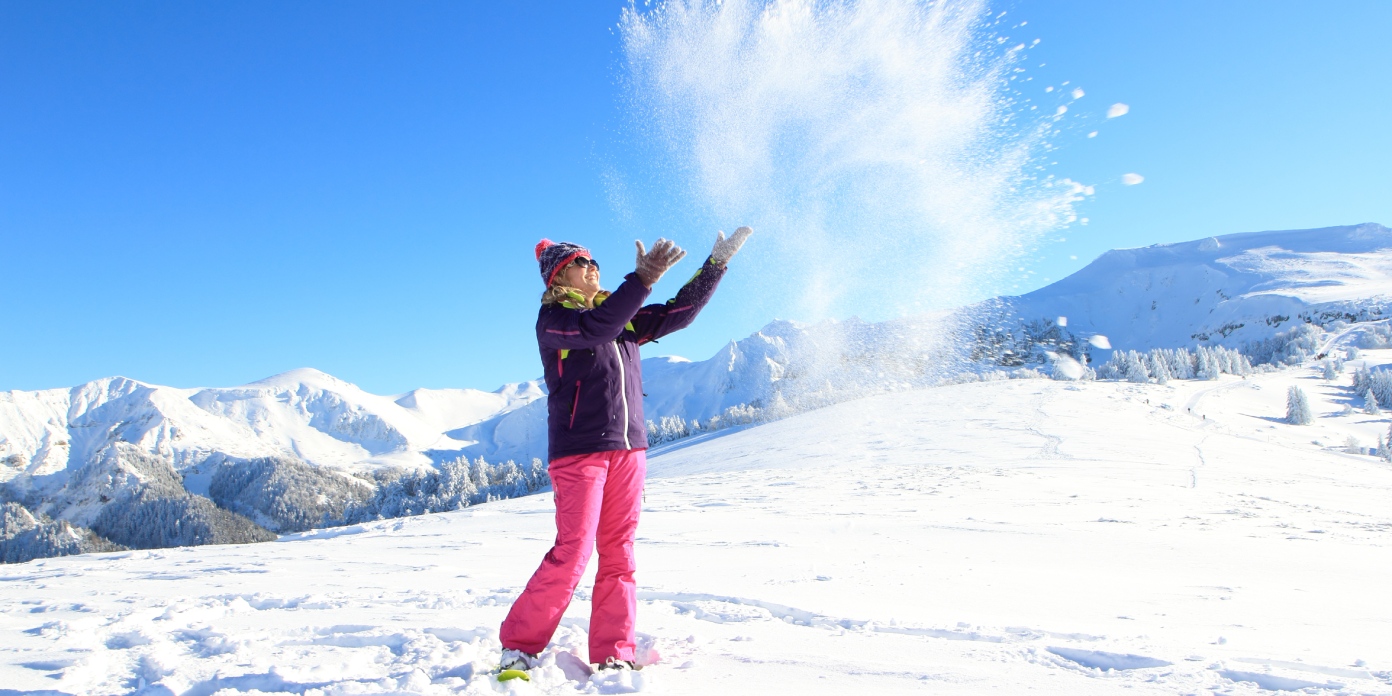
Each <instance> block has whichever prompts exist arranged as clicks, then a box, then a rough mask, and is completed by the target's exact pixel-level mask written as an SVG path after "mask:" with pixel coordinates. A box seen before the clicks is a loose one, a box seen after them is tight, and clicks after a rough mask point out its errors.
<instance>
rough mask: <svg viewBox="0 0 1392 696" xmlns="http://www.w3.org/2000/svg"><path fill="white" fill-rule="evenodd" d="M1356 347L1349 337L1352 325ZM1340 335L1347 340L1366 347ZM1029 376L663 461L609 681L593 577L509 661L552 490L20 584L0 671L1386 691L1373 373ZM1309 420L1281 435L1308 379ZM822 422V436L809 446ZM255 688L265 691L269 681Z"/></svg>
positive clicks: (619, 684)
mask: <svg viewBox="0 0 1392 696" xmlns="http://www.w3.org/2000/svg"><path fill="white" fill-rule="evenodd" d="M1353 338H1354V336H1353V334H1352V333H1350V334H1348V335H1346V336H1344V337H1343V338H1341V339H1339V340H1340V341H1343V342H1345V343H1346V342H1348V341H1351V340H1353ZM1343 347H1344V345H1343V343H1340V344H1337V345H1335V346H1333V348H1339V349H1341V348H1343ZM1364 361H1367V362H1369V363H1371V364H1373V365H1378V364H1385V363H1388V362H1392V350H1374V351H1366V352H1365V353H1364V355H1363V358H1362V359H1360V360H1358V361H1355V362H1354V363H1352V364H1350V365H1347V366H1345V372H1344V373H1343V374H1340V375H1338V376H1336V378H1335V379H1334V380H1333V381H1325V380H1323V379H1322V378H1321V374H1320V371H1318V370H1316V369H1313V368H1309V367H1307V368H1297V369H1288V370H1281V371H1276V372H1269V373H1264V374H1257V375H1252V376H1250V377H1248V378H1247V379H1242V378H1237V377H1223V378H1221V379H1219V380H1217V381H1181V380H1174V381H1171V382H1170V383H1169V384H1168V385H1163V386H1162V385H1156V384H1128V383H1124V382H1057V381H1050V380H1039V379H1031V380H1010V381H998V382H985V383H974V384H963V385H957V386H949V387H942V388H937V389H924V390H913V391H905V392H901V393H894V394H885V395H880V396H875V397H871V398H866V399H861V400H856V401H851V402H847V403H842V404H839V405H835V406H831V407H829V408H825V409H821V410H817V411H813V412H809V413H804V414H801V415H798V416H794V417H791V418H788V419H785V420H782V421H779V422H775V423H769V424H765V425H760V426H757V427H751V428H748V429H744V430H727V431H723V432H721V433H718V434H714V435H700V436H697V437H694V438H689V439H687V440H683V441H680V442H677V443H674V444H672V445H669V446H667V447H665V448H660V449H658V450H656V451H654V452H653V456H652V459H651V471H652V476H651V478H650V480H649V482H648V485H647V492H646V501H645V504H644V509H643V515H644V517H643V521H642V525H641V526H640V528H639V533H638V535H639V539H638V544H637V548H638V554H639V556H638V557H639V574H638V582H639V590H640V595H639V596H640V607H639V619H638V621H639V622H638V630H639V632H640V637H641V640H642V643H643V648H644V649H643V651H642V655H643V657H644V659H645V660H647V661H650V662H651V661H654V660H655V661H656V663H655V664H650V665H649V666H648V667H647V668H646V669H644V670H643V671H641V672H639V673H636V674H632V675H627V676H624V677H610V678H609V679H608V680H604V679H596V680H591V679H590V677H589V676H588V675H587V674H586V669H587V668H586V666H585V665H584V664H583V657H584V655H585V652H584V646H585V644H586V635H585V630H586V625H587V624H586V618H587V617H588V615H589V609H590V607H589V603H588V598H589V595H588V588H589V586H590V583H591V582H592V581H593V577H592V576H593V568H594V564H593V563H592V564H591V572H590V576H589V577H587V578H586V579H585V580H584V581H583V583H582V587H583V588H584V589H583V590H582V592H581V593H580V595H579V596H578V597H577V599H576V601H575V602H574V603H573V605H572V606H571V608H570V610H569V612H568V613H567V618H566V619H565V620H564V622H563V625H562V628H561V630H560V632H559V633H558V635H557V636H556V640H555V642H554V643H553V644H552V645H551V647H550V648H548V650H547V651H546V653H545V655H544V662H545V665H547V666H545V667H543V668H541V669H539V670H538V671H537V672H536V677H535V680H534V681H533V682H532V683H531V684H519V683H516V682H514V683H513V685H512V686H510V687H503V686H500V685H498V684H496V683H495V682H493V681H491V679H490V676H489V674H488V671H489V670H490V668H491V667H492V666H493V665H494V664H495V663H496V659H497V654H498V649H499V646H498V642H497V627H498V625H499V623H500V622H501V620H502V618H503V615H504V613H505V612H506V610H507V607H508V605H509V603H510V602H511V601H512V599H513V598H514V597H515V596H516V595H517V593H518V592H520V590H521V588H522V586H523V584H524V583H525V582H526V580H527V577H528V576H529V574H530V573H531V571H532V570H533V569H534V568H535V566H536V564H537V562H538V561H539V560H540V558H541V557H542V555H543V553H544V552H545V551H546V549H547V547H548V546H549V544H550V543H551V540H552V538H553V536H554V529H553V528H552V526H551V525H552V520H551V514H552V501H551V499H550V495H549V494H543V495H535V496H529V497H525V498H519V499H515V500H507V501H501V502H496V503H488V504H486V505H482V506H476V507H473V508H470V509H468V510H464V511H459V512H452V513H443V514H435V515H426V516H421V517H412V518H404V519H398V520H386V521H382V522H374V523H369V524H363V525H355V526H350V527H344V528H339V529H333V530H322V531H315V532H308V533H304V534H297V535H287V536H282V537H281V539H280V541H279V542H278V543H269V544H250V545H240V546H201V547H189V548H178V549H167V550H160V551H137V552H120V553H105V554H88V555H82V556H69V557H64V558H53V559H47V560H42V561H34V562H30V563H26V564H21V565H13V566H6V567H5V571H4V572H5V575H4V577H3V578H0V579H3V582H0V653H3V655H4V658H5V659H4V660H3V661H0V684H3V685H4V686H3V688H4V689H13V690H17V692H19V693H24V692H38V693H68V694H78V693H83V694H117V693H131V692H140V693H149V694H154V693H161V694H214V693H220V694H234V693H257V692H265V693H272V692H274V693H284V692H289V693H302V694H311V693H313V694H321V693H322V694H340V693H355V694H386V693H413V694H446V693H469V694H492V693H512V694H569V693H621V692H626V691H633V690H641V691H642V692H645V693H661V694H702V695H704V694H711V693H730V694H736V693H754V694H775V693H799V694H846V693H918V692H923V693H953V694H979V693H986V692H1000V693H1023V692H1025V691H1030V692H1037V693H1052V694H1068V695H1070V696H1072V695H1075V694H1103V693H1106V694H1111V693H1120V692H1123V691H1125V692H1126V693H1137V694H1184V693H1224V694H1258V693H1271V692H1272V691H1273V690H1285V691H1297V690H1298V691H1301V692H1302V693H1327V694H1335V693H1358V694H1392V643H1389V641H1388V640H1387V639H1386V637H1387V636H1388V635H1392V603H1390V602H1388V601H1386V596H1387V588H1388V587H1389V586H1392V563H1388V560H1387V559H1388V558H1389V556H1388V551H1389V545H1392V507H1389V505H1388V501H1389V500H1392V465H1389V464H1387V463H1386V462H1384V461H1382V460H1380V459H1378V458H1376V457H1373V456H1368V455H1366V454H1346V453H1344V452H1343V449H1344V448H1345V446H1346V441H1347V440H1348V438H1349V437H1350V436H1351V437H1353V438H1355V439H1356V440H1357V441H1358V442H1360V443H1361V444H1362V445H1365V446H1371V445H1373V444H1375V442H1376V439H1377V437H1378V436H1379V435H1382V434H1385V433H1386V432H1387V430H1388V427H1389V424H1392V421H1390V420H1389V418H1388V417H1387V416H1371V415H1366V414H1363V413H1360V412H1357V411H1347V412H1346V410H1345V408H1344V407H1345V406H1347V405H1352V406H1354V407H1361V406H1362V404H1361V402H1360V401H1359V398H1358V397H1357V396H1356V395H1354V394H1352V390H1351V388H1350V383H1351V382H1350V374H1349V373H1350V372H1352V370H1353V368H1355V367H1359V366H1361V365H1362V363H1363V362H1364ZM1291 385H1300V386H1302V387H1303V388H1304V389H1305V390H1306V392H1308V393H1309V394H1310V397H1311V402H1312V405H1313V410H1314V411H1315V413H1316V415H1317V416H1318V418H1317V421H1316V424H1315V425H1312V426H1294V425H1287V424H1285V423H1283V422H1281V419H1282V416H1283V415H1284V411H1285V400H1286V391H1287V388H1288V387H1289V386H1291ZM813 432H815V433H816V437H808V433H813ZM253 690H257V691H253Z"/></svg>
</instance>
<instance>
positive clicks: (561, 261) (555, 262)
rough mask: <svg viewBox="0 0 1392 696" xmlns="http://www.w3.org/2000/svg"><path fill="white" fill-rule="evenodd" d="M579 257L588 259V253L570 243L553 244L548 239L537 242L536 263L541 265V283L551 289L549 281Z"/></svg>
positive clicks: (583, 248)
mask: <svg viewBox="0 0 1392 696" xmlns="http://www.w3.org/2000/svg"><path fill="white" fill-rule="evenodd" d="M580 256H584V257H585V258H590V251H589V250H588V249H586V248H585V247H582V246H580V245H579V244H571V243H570V242H553V241H551V240H549V239H543V240H541V241H540V242H537V245H536V257H537V263H539V264H541V280H542V282H544V283H546V287H548V288H549V287H551V281H553V280H555V279H556V274H557V273H560V272H561V269H562V268H565V267H566V264H568V263H570V262H571V261H574V260H575V259H576V258H577V257H580Z"/></svg>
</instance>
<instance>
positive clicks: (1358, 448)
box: [1344, 435, 1368, 454]
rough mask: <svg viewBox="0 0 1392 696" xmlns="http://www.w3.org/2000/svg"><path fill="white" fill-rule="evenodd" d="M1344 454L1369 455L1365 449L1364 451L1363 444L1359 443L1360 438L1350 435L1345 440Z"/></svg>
mask: <svg viewBox="0 0 1392 696" xmlns="http://www.w3.org/2000/svg"><path fill="white" fill-rule="evenodd" d="M1344 453H1345V454H1367V453H1368V451H1367V450H1365V449H1363V443H1361V442H1359V441H1358V438H1356V437H1354V436H1352V435H1350V436H1348V437H1347V438H1345V439H1344Z"/></svg>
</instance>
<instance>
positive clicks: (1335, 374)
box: [1324, 360, 1339, 382]
mask: <svg viewBox="0 0 1392 696" xmlns="http://www.w3.org/2000/svg"><path fill="white" fill-rule="evenodd" d="M1338 378H1339V371H1338V370H1337V369H1335V367H1334V361H1333V360H1326V361H1324V381H1326V382H1333V381H1334V380H1336V379H1338Z"/></svg>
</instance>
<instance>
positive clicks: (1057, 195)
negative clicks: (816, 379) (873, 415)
mask: <svg viewBox="0 0 1392 696" xmlns="http://www.w3.org/2000/svg"><path fill="white" fill-rule="evenodd" d="M1005 14H1006V13H1004V12H994V11H992V10H991V8H989V7H988V6H987V4H986V3H984V2H978V1H974V0H938V1H935V2H921V1H914V0H824V1H818V0H720V1H715V0H669V1H667V2H658V3H656V4H653V5H650V6H646V7H637V6H633V7H631V8H629V9H627V10H625V11H624V14H623V18H622V20H621V22H620V25H619V28H620V31H621V36H622V40H623V48H624V56H625V59H626V68H627V71H626V79H627V80H628V87H629V107H630V110H631V115H632V116H633V117H634V118H633V120H634V123H635V124H636V125H635V127H636V128H637V129H638V131H639V135H641V136H642V138H641V139H643V140H646V141H647V142H649V143H652V144H653V146H652V149H653V153H652V154H653V164H652V167H653V171H652V172H650V173H646V174H645V175H644V176H643V177H635V179H636V178H644V179H647V180H651V179H663V178H664V177H665V189H664V190H665V192H667V193H673V192H674V197H675V198H676V199H677V200H675V201H674V200H672V197H664V198H663V200H662V203H661V205H663V206H674V205H675V206H676V207H679V208H681V214H682V215H684V216H689V217H690V218H691V219H692V220H695V221H697V222H698V223H701V224H703V225H706V226H709V227H710V228H711V229H715V228H716V227H717V226H718V227H721V228H724V229H728V228H731V227H734V226H736V225H741V224H748V225H752V226H753V227H754V228H755V230H756V231H757V234H756V236H755V242H754V243H752V244H751V245H750V246H749V247H748V248H747V251H746V253H747V254H748V256H747V257H745V258H741V259H740V260H739V263H740V264H741V265H742V266H744V267H743V268H741V269H740V273H741V274H753V275H755V276H757V277H758V278H759V280H758V281H756V284H757V289H758V291H757V292H753V293H748V294H750V295H752V296H750V297H743V298H742V299H741V301H742V302H747V303H749V304H750V305H753V310H755V311H759V312H761V313H762V314H764V315H765V316H785V317H794V318H800V319H804V320H817V319H823V318H844V317H848V316H853V315H854V316H859V317H862V318H866V319H872V320H883V319H890V318H894V317H905V316H920V317H921V316H924V314H925V313H927V312H932V311H935V310H945V309H950V308H954V307H958V306H961V305H963V304H966V303H968V302H971V301H974V300H979V299H982V298H984V297H986V296H989V295H990V294H994V293H996V292H1000V291H1001V290H1009V289H1010V283H1009V282H1006V281H1007V279H1008V278H1010V277H1011V276H1012V275H1018V274H1019V273H1020V270H1017V269H1019V262H1020V257H1021V256H1022V255H1023V254H1027V253H1029V252H1030V251H1031V250H1032V247H1033V245H1034V244H1035V243H1036V242H1037V241H1038V239H1039V237H1040V235H1041V234H1043V233H1045V232H1047V231H1050V230H1054V229H1057V228H1059V227H1062V226H1065V225H1067V224H1068V223H1070V222H1072V221H1073V220H1074V219H1075V218H1074V212H1073V206H1074V204H1075V203H1076V202H1077V201H1079V200H1080V199H1081V198H1082V196H1084V195H1085V194H1086V192H1087V189H1086V188H1085V187H1083V186H1081V185H1079V184H1076V183H1073V182H1071V181H1068V180H1064V179H1056V178H1054V177H1053V176H1051V175H1049V174H1048V173H1047V172H1046V171H1045V168H1046V167H1045V165H1046V161H1045V157H1046V155H1047V152H1048V150H1049V148H1050V147H1051V143H1050V139H1051V138H1054V137H1055V136H1057V135H1058V134H1059V119H1061V118H1064V116H1063V114H1064V113H1065V112H1066V111H1067V106H1066V104H1067V103H1071V100H1074V99H1077V98H1080V97H1081V96H1082V91H1081V90H1073V91H1071V92H1065V91H1064V90H1060V91H1058V92H1057V93H1052V90H1051V94H1050V95H1045V94H1044V92H1043V89H1042V85H1040V86H1038V87H1039V88H1038V89H1035V87H1034V86H1029V87H1026V86H1025V83H1026V82H1027V81H1028V80H1029V79H1030V78H1029V77H1028V76H1027V74H1026V71H1025V69H1024V67H1023V65H1024V61H1025V59H1026V54H1027V52H1028V50H1029V48H1030V47H1031V42H1030V41H1029V40H1028V39H1025V40H1022V39H1024V37H1020V36H1014V34H1016V33H1019V31H1024V30H1023V29H1021V28H1019V27H1014V26H1012V22H1010V21H1009V20H1007V19H1006V18H1005ZM1017 30H1018V31H1017ZM1035 92H1038V94H1037V95H1036V96H1039V97H1040V98H1041V99H1043V98H1047V99H1055V100H1056V101H1057V102H1058V103H1054V102H1048V103H1047V104H1037V103H1035V102H1033V101H1031V99H1030V98H1029V97H1028V96H1027V95H1030V94H1034V93H1035ZM746 287H750V286H746ZM911 333H915V334H923V333H924V332H923V331H914V332H911ZM930 333H931V332H930ZM938 333H940V334H941V333H943V332H941V331H940V332H938Z"/></svg>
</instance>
